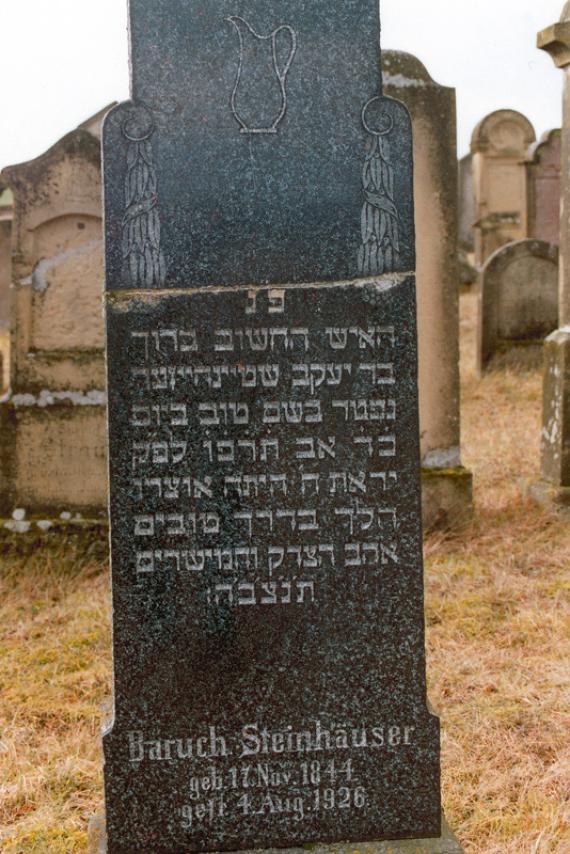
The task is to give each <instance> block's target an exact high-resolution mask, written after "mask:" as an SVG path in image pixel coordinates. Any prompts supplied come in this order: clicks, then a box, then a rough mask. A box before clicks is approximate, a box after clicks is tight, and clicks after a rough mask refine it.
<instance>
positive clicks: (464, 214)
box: [458, 154, 477, 256]
mask: <svg viewBox="0 0 570 854" xmlns="http://www.w3.org/2000/svg"><path fill="white" fill-rule="evenodd" d="M476 218H477V217H476V213H475V191H474V187H473V156H472V155H471V154H466V155H465V156H464V157H462V158H461V159H460V161H459V238H458V241H459V248H460V250H462V251H463V252H465V253H466V254H467V255H468V256H469V255H473V253H474V252H475V232H474V230H473V223H474V222H475V220H476Z"/></svg>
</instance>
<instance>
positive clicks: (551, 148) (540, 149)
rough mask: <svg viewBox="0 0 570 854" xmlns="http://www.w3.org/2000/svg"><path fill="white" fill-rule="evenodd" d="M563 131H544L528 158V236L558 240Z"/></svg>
mask: <svg viewBox="0 0 570 854" xmlns="http://www.w3.org/2000/svg"><path fill="white" fill-rule="evenodd" d="M561 143H562V131H560V130H559V129H555V130H550V131H547V132H546V133H545V134H543V136H542V137H541V139H540V142H538V143H536V144H535V145H533V146H531V149H530V151H529V156H528V159H527V179H528V237H536V238H538V239H539V240H544V241H546V243H555V244H556V245H557V246H558V244H559V243H560V148H561Z"/></svg>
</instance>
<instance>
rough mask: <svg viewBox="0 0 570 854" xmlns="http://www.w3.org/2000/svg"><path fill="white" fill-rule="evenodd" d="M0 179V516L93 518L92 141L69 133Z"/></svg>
mask: <svg viewBox="0 0 570 854" xmlns="http://www.w3.org/2000/svg"><path fill="white" fill-rule="evenodd" d="M2 180H3V181H4V182H5V184H6V185H7V186H9V187H10V189H11V190H12V192H13V194H14V218H13V226H12V262H13V263H12V279H13V288H14V290H13V295H12V300H11V323H10V325H11V332H12V336H11V337H12V348H11V354H10V359H11V364H10V395H9V396H8V397H5V398H4V399H3V401H2V403H1V404H0V423H1V424H2V428H1V429H2V436H3V442H2V444H3V446H4V448H3V453H2V469H1V471H0V483H1V484H2V489H1V490H0V513H2V514H4V515H9V514H10V513H11V511H12V510H13V509H14V507H25V508H27V510H28V511H29V512H30V513H33V514H40V516H41V515H42V514H44V513H47V514H49V515H50V516H52V517H57V516H58V515H59V513H60V512H74V513H75V512H82V513H85V514H89V515H91V516H97V515H98V514H100V513H102V512H104V507H105V493H106V488H105V487H106V478H105V458H106V451H105V414H104V413H105V393H104V377H105V372H104V359H103V329H102V324H101V295H102V287H103V275H102V252H103V243H102V234H101V213H102V212H101V177H100V150H99V143H98V140H97V139H96V138H95V137H94V136H92V135H91V134H90V133H89V132H87V131H86V130H76V131H73V132H72V133H70V134H68V135H67V136H66V137H64V139H62V140H61V141H60V142H59V143H57V144H56V145H55V146H53V148H51V149H50V150H49V151H48V152H46V153H45V154H44V155H42V156H41V157H39V158H37V159H36V160H32V161H30V162H29V163H24V164H21V165H18V166H12V167H9V168H7V169H5V170H4V171H3V173H2Z"/></svg>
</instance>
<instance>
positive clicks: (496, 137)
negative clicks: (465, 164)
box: [471, 110, 536, 268]
mask: <svg viewBox="0 0 570 854" xmlns="http://www.w3.org/2000/svg"><path fill="white" fill-rule="evenodd" d="M535 139H536V135H535V132H534V128H533V126H532V125H531V123H530V122H529V120H528V119H527V118H526V116H523V115H522V113H519V112H517V111H516V110H497V111H495V112H494V113H491V114H490V115H488V116H486V117H485V118H484V119H482V121H480V122H479V124H478V125H477V127H476V128H475V130H474V131H473V135H472V138H471V154H472V158H473V175H474V177H475V229H476V230H475V264H476V266H477V267H479V268H481V267H482V266H483V264H484V263H485V261H486V260H487V258H489V256H490V255H492V254H493V252H496V250H497V249H500V247H501V246H504V245H505V243H511V242H513V241H516V240H524V239H526V237H527V236H528V202H527V188H526V169H525V160H526V156H527V152H528V149H529V146H530V145H532V143H533V142H534V141H535Z"/></svg>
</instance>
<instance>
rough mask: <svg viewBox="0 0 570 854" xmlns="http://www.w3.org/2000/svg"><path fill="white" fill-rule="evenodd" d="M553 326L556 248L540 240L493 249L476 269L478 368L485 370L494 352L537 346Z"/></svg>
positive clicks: (518, 242) (522, 241) (556, 316)
mask: <svg viewBox="0 0 570 854" xmlns="http://www.w3.org/2000/svg"><path fill="white" fill-rule="evenodd" d="M557 325H558V247H557V246H552V245H551V244H550V243H544V241H542V240H519V241H517V242H516V243H509V244H508V245H507V246H503V248H502V249H499V250H497V252H495V253H494V254H493V255H492V256H491V257H490V258H489V260H488V261H487V263H486V264H485V266H484V268H483V271H482V273H481V285H480V294H479V312H478V352H477V367H478V370H479V371H482V370H484V369H485V368H486V367H487V366H488V365H489V363H490V362H491V359H492V357H493V355H495V354H497V353H505V352H507V351H508V350H511V349H513V348H519V349H520V348H522V347H524V348H525V349H526V350H527V351H528V349H529V346H528V345H537V344H538V345H539V346H540V347H542V341H543V339H544V338H545V337H546V336H547V335H549V334H550V333H551V332H552V331H553V330H554V329H556V327H557ZM528 355H532V354H530V353H528ZM536 355H537V354H536V346H535V352H534V356H536ZM520 356H521V354H520V353H519V358H520ZM539 358H540V356H539Z"/></svg>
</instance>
